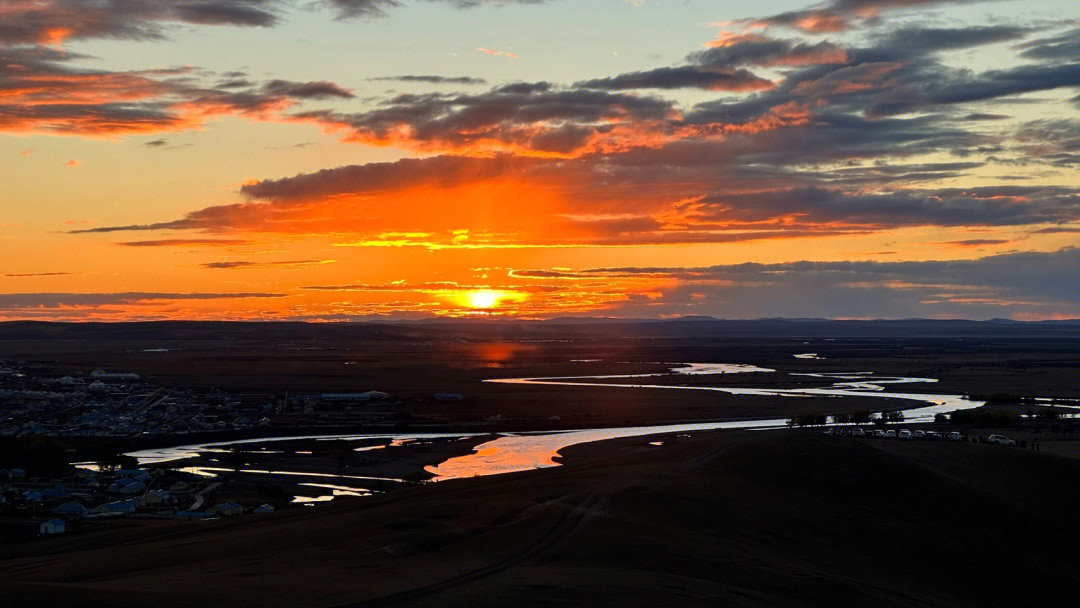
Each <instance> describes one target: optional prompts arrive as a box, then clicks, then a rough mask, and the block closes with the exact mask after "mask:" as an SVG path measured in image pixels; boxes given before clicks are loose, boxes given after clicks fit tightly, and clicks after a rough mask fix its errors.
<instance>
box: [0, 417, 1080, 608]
mask: <svg viewBox="0 0 1080 608" xmlns="http://www.w3.org/2000/svg"><path fill="white" fill-rule="evenodd" d="M653 440H655V439H653ZM662 441H663V442H664V443H663V445H661V446H653V445H650V444H649V440H644V439H634V440H621V441H617V442H608V443H600V444H591V445H584V446H579V447H576V448H572V449H570V450H567V453H566V464H565V466H563V467H560V468H558V469H551V470H544V471H534V472H528V473H520V474H512V475H508V476H504V477H496V478H487V479H476V480H461V481H454V482H445V483H440V484H434V485H433V486H426V487H422V488H415V489H411V490H404V491H401V492H396V493H393V494H389V495H386V496H383V497H380V498H374V499H366V500H357V501H353V502H343V503H341V504H332V505H329V506H325V507H320V508H317V509H312V510H306V511H303V512H292V513H280V514H272V515H269V516H263V517H261V518H254V519H252V518H246V519H242V520H233V521H225V522H216V523H215V522H211V523H203V524H192V523H188V524H175V523H170V524H159V525H153V526H151V525H146V526H141V527H135V528H127V529H124V530H119V531H113V532H110V533H100V534H98V535H88V536H83V537H79V538H70V539H57V540H52V541H48V542H41V543H37V544H34V545H31V546H20V547H10V548H6V549H0V569H2V570H3V571H4V572H5V577H4V579H3V580H4V582H3V584H2V585H0V587H2V591H3V593H4V595H5V597H7V598H9V599H10V600H12V601H15V602H17V603H19V605H25V606H55V605H64V606H145V605H150V604H153V605H158V606H191V605H200V606H290V605H294V606H367V605H372V606H375V605H378V606H387V605H391V606H399V605H400V606H407V605H415V606H422V605H435V604H439V605H463V604H468V605H475V606H496V605H506V604H507V603H512V604H513V605H523V606H552V605H560V604H564V603H570V604H573V605H597V606H599V605H628V606H655V605H702V606H705V605H710V606H711V605H718V604H719V605H727V604H735V605H805V606H811V605H822V604H829V605H841V606H865V605H881V606H891V605H916V604H917V605H970V606H974V605H980V604H986V603H990V604H992V605H1010V604H1011V605H1048V604H1051V603H1055V602H1054V600H1053V598H1059V599H1060V598H1061V597H1064V596H1065V595H1061V594H1069V593H1071V592H1072V590H1073V589H1075V587H1076V585H1077V584H1078V583H1080V574H1078V572H1080V568H1078V566H1080V557H1078V553H1077V552H1076V551H1075V546H1074V542H1073V539H1075V538H1076V535H1077V533H1078V532H1080V529H1078V524H1077V523H1076V518H1075V517H1073V516H1072V508H1073V505H1075V504H1076V502H1077V500H1080V487H1078V486H1077V485H1076V483H1075V479H1076V478H1077V475H1078V474H1080V463H1078V462H1077V461H1075V460H1069V459H1063V458H1059V457H1054V456H1046V455H1041V454H1037V453H1034V452H1030V451H1025V450H1009V449H1006V448H999V447H997V446H987V445H978V444H967V443H961V444H953V443H948V442H937V443H925V442H924V443H897V442H874V441H872V440H855V439H847V438H832V437H822V436H820V435H819V434H817V433H807V432H798V431H796V432H783V431H782V432H775V431H774V432H754V433H741V434H740V433H731V432H720V433H702V434H698V435H696V436H693V437H668V438H663V439H662Z"/></svg>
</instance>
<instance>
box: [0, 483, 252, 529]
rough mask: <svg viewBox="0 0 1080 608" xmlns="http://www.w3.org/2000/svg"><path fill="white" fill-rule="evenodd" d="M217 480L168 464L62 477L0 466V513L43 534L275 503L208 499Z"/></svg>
mask: <svg viewBox="0 0 1080 608" xmlns="http://www.w3.org/2000/svg"><path fill="white" fill-rule="evenodd" d="M220 485H221V484H219V483H213V482H211V481H207V480H203V479H193V478H192V477H191V476H190V475H186V474H183V473H178V472H176V471H171V470H168V469H154V470H153V471H147V470H145V469H130V470H129V469H117V470H109V469H98V470H93V469H90V468H78V469H75V470H74V472H73V474H71V475H69V476H65V477H64V478H62V479H59V478H35V477H30V476H27V474H26V472H25V471H24V470H22V469H9V470H0V513H2V514H4V515H6V516H8V517H17V518H20V519H24V520H25V521H27V522H30V523H32V524H33V525H36V528H37V529H36V532H37V534H39V535H48V534H61V533H65V532H67V531H69V530H70V529H71V528H72V527H78V526H83V525H89V524H92V523H93V522H95V521H97V520H102V519H110V518H115V517H123V516H133V517H153V518H173V519H210V518H216V517H228V516H233V515H242V514H246V513H270V512H272V511H273V510H274V508H273V507H272V506H271V505H268V504H263V505H259V506H248V507H244V506H242V505H240V504H239V503H236V502H232V501H226V502H216V503H215V502H214V501H213V500H211V499H210V497H211V496H212V494H213V492H214V490H215V489H216V488H217V487H218V486H220Z"/></svg>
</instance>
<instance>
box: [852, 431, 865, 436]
mask: <svg viewBox="0 0 1080 608" xmlns="http://www.w3.org/2000/svg"><path fill="white" fill-rule="evenodd" d="M851 436H852V437H866V431H864V430H862V429H851Z"/></svg>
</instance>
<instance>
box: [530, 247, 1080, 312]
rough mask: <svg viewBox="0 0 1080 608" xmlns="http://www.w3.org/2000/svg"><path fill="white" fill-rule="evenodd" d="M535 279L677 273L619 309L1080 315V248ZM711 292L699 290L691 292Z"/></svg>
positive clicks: (555, 274)
mask: <svg viewBox="0 0 1080 608" xmlns="http://www.w3.org/2000/svg"><path fill="white" fill-rule="evenodd" d="M514 275H515V276H517V277H520V278H528V279H537V280H539V279H548V280H552V279H554V280H562V281H570V282H574V281H583V280H596V279H605V280H626V279H633V278H648V279H651V280H668V281H672V282H671V283H668V284H666V285H665V286H661V287H658V288H657V289H660V290H661V292H662V294H663V295H662V297H659V298H654V299H652V300H651V301H649V302H646V303H641V302H635V301H630V302H627V303H624V304H621V305H618V306H617V307H616V308H614V309H613V310H614V311H615V312H616V313H617V314H623V315H626V316H638V315H647V316H652V313H651V312H650V309H655V308H664V309H665V310H667V311H669V312H675V311H677V312H679V313H682V314H708V315H713V316H718V317H728V318H761V317H848V318H910V317H930V318H984V319H987V318H994V317H1016V318H1043V317H1052V316H1056V315H1060V314H1066V315H1071V316H1074V317H1080V292H1078V291H1077V290H1076V289H1075V288H1074V286H1075V285H1076V284H1077V281H1078V280H1080V249H1077V248H1067V249H1062V250H1058V251H1051V252H1020V253H1008V254H1001V255H994V256H988V257H983V258H978V259H973V260H953V261H929V262H810V261H807V262H791V263H785V264H753V263H750V264H734V265H722V266H710V267H689V268H671V267H659V268H647V267H624V268H616V267H613V268H592V269H585V270H581V271H567V270H559V271H550V270H542V269H541V270H517V271H514ZM694 293H696V294H700V295H703V296H705V297H698V298H694V297H692V294H694Z"/></svg>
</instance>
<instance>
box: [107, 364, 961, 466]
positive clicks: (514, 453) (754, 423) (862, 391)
mask: <svg viewBox="0 0 1080 608" xmlns="http://www.w3.org/2000/svg"><path fill="white" fill-rule="evenodd" d="M774 371H775V370H771V369H767V368H761V367H756V366H753V365H745V364H711V363H708V364H701V363H696V364H695V363H691V364H674V367H672V368H671V370H670V371H668V372H659V373H650V374H626V375H606V376H563V377H543V378H500V379H492V380H486V382H492V383H501V384H532V385H548V386H550V385H557V386H580V387H598V388H599V387H603V388H607V389H623V390H629V389H641V388H650V389H666V390H695V391H712V392H722V393H729V394H732V395H771V396H786V397H800V396H831V397H861V398H874V399H904V400H909V401H919V402H923V403H925V404H926V405H924V406H922V407H917V408H913V409H906V410H904V416H905V420H906V421H907V422H921V421H929V420H932V419H933V417H934V415H935V414H938V413H943V412H951V411H955V410H960V409H968V408H974V407H978V406H980V405H982V404H983V402H981V401H973V400H969V399H966V398H965V397H963V396H961V395H941V394H926V393H905V392H893V391H889V390H886V387H888V386H890V385H897V384H912V383H933V382H937V380H935V379H933V378H905V377H887V376H876V375H874V374H873V373H872V372H850V373H818V374H814V373H804V374H793V375H804V376H811V377H817V378H822V379H826V380H832V381H833V382H832V384H831V385H830V386H828V387H824V388H803V389H770V388H748V387H714V386H692V385H679V384H675V385H669V384H640V383H633V384H621V383H616V382H604V381H605V380H614V379H626V378H646V377H656V376H679V375H699V374H739V373H754V372H756V373H772V372H774ZM786 425H787V421H786V420H785V419H768V420H734V421H722V422H701V423H693V424H670V425H660V426H638V427H620V428H605V429H582V430H572V431H558V432H535V433H503V434H501V436H500V437H498V438H497V439H494V440H492V441H489V442H486V443H483V444H480V445H479V446H477V447H476V449H475V450H474V451H473V453H471V454H468V455H465V456H458V457H455V458H451V459H449V460H447V461H445V462H443V463H441V464H439V465H437V466H431V467H428V468H427V470H428V471H429V472H431V473H433V474H434V475H435V481H441V480H446V479H456V478H462V477H476V476H482V475H497V474H500V473H512V472H515V471H526V470H531V469H539V468H544V467H551V466H557V465H558V463H557V462H555V460H554V457H555V456H556V455H557V453H558V451H559V450H561V449H563V448H566V447H569V446H572V445H577V444H581V443H589V442H593V441H600V440H604V439H618V438H624V437H638V436H645V435H656V434H663V433H679V432H691V431H709V430H719V429H773V428H782V427H785V426H786ZM475 435H476V433H472V434H470V433H413V434H408V433H405V434H366V435H330V436H327V435H308V436H299V437H266V438H257V439H245V440H239V441H229V442H211V443H204V444H193V445H184V446H176V447H171V448H161V449H151V450H142V451H138V452H131V453H129V454H128V455H129V456H134V457H136V458H138V460H139V464H140V465H143V466H146V465H153V464H161V463H164V462H170V461H175V460H181V459H184V458H189V457H192V456H195V455H197V454H198V453H199V452H200V451H207V450H209V449H213V448H220V447H224V446H234V445H241V444H246V443H264V442H271V441H293V440H297V439H318V440H327V441H332V440H341V439H347V440H357V439H393V440H395V441H404V440H417V439H421V440H422V439H440V438H450V437H465V436H475Z"/></svg>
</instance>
